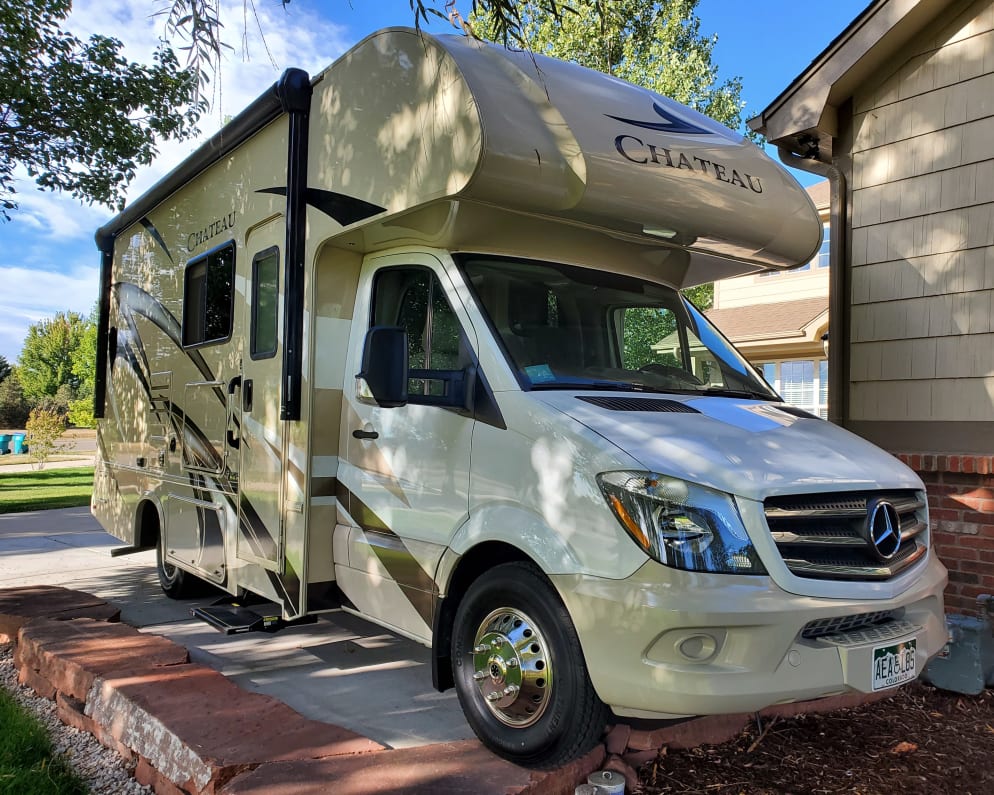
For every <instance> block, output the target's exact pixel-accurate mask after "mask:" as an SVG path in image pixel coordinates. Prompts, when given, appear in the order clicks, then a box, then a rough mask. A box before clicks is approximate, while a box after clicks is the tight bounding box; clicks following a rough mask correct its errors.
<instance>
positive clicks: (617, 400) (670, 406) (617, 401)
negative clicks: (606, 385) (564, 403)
mask: <svg viewBox="0 0 994 795" xmlns="http://www.w3.org/2000/svg"><path fill="white" fill-rule="evenodd" d="M577 400H582V401H583V402H584V403H592V404H593V405H595V406H597V407H599V408H602V409H607V410H608V411H664V412H669V413H670V414H700V413H701V412H699V411H698V410H697V409H695V408H691V407H690V406H688V405H687V404H686V403H681V402H679V401H678V400H659V399H658V398H630V397H585V396H581V395H577Z"/></svg>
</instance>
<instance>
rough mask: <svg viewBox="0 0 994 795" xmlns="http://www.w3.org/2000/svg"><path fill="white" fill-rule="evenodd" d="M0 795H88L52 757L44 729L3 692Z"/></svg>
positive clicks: (0, 699)
mask: <svg viewBox="0 0 994 795" xmlns="http://www.w3.org/2000/svg"><path fill="white" fill-rule="evenodd" d="M0 727H3V728H2V731H0V795H86V793H87V792H88V789H87V786H86V784H84V783H83V781H82V779H80V778H79V777H78V776H77V775H76V774H75V773H73V771H72V770H71V769H70V768H69V766H68V765H67V764H66V763H65V761H63V760H62V759H60V758H58V757H55V756H53V752H52V743H51V740H50V739H49V737H48V732H46V731H45V727H44V726H42V724H41V722H40V721H38V719H37V718H35V717H34V716H33V715H30V714H29V713H28V712H26V711H25V710H24V708H23V707H21V706H20V705H19V704H18V703H17V702H16V701H14V698H13V696H11V694H10V693H8V692H7V691H6V690H4V689H3V688H0Z"/></svg>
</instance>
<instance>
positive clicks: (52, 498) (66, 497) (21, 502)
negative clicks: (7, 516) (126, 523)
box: [0, 467, 93, 513]
mask: <svg viewBox="0 0 994 795" xmlns="http://www.w3.org/2000/svg"><path fill="white" fill-rule="evenodd" d="M92 493H93V467H76V468H72V469H42V470H40V471H35V472H12V473H9V474H4V473H3V471H2V470H0V513H21V512H24V511H47V510H48V509H50V508H75V507H78V506H81V505H89V504H90V495H91V494H92Z"/></svg>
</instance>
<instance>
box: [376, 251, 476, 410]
mask: <svg viewBox="0 0 994 795" xmlns="http://www.w3.org/2000/svg"><path fill="white" fill-rule="evenodd" d="M371 321H372V323H371V325H374V326H400V327H401V328H403V329H404V330H405V331H407V352H408V360H409V366H410V368H411V369H412V370H458V369H461V367H463V366H465V364H466V362H467V357H466V355H465V352H464V350H463V344H462V332H461V330H460V326H459V320H458V319H457V318H456V315H455V312H453V310H452V306H451V305H450V304H449V302H448V299H446V297H445V292H444V291H443V290H442V285H441V284H439V282H438V278H437V277H436V276H435V275H434V274H433V273H432V272H431V271H429V270H427V269H425V268H387V269H384V270H382V271H380V272H379V273H378V274H377V275H376V280H375V282H374V284H373V311H372V315H371ZM443 389H444V384H443V383H442V382H441V381H439V380H437V379H432V378H412V379H411V380H410V383H409V384H408V393H409V395H410V399H411V402H412V403H416V402H417V395H441V394H443Z"/></svg>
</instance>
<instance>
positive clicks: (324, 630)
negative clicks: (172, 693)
mask: <svg viewBox="0 0 994 795" xmlns="http://www.w3.org/2000/svg"><path fill="white" fill-rule="evenodd" d="M120 545H121V544H120V542H119V541H117V539H115V538H113V537H111V536H110V535H108V534H107V533H105V532H104V531H103V530H102V529H101V528H100V526H99V525H98V524H97V522H96V521H95V520H94V519H93V517H92V516H90V513H89V510H88V509H86V508H66V509H63V510H56V511H39V512H34V513H22V514H4V515H0V588H10V587H14V586H20V585H62V586H64V587H66V588H75V589H77V590H81V591H86V592H88V593H92V594H94V595H96V596H99V597H101V598H103V599H107V600H108V601H112V602H114V603H115V604H116V605H118V606H119V607H120V608H121V618H122V620H123V621H125V622H126V623H128V624H131V625H132V626H135V627H138V628H140V629H142V631H145V632H153V633H156V634H159V635H164V636H166V637H168V638H170V639H171V640H173V641H175V642H177V643H180V644H182V645H184V646H186V647H187V648H188V649H189V651H190V656H191V658H192V659H193V660H194V661H195V662H199V663H201V664H204V665H208V666H210V667H212V668H214V669H215V670H218V671H220V672H221V673H223V674H225V675H226V676H229V677H230V678H231V679H233V680H234V681H236V682H237V683H238V684H239V685H241V686H242V687H244V688H246V689H248V690H254V691H257V692H260V693H265V694H267V695H270V696H273V697H275V698H278V699H280V700H281V701H283V702H285V703H286V704H288V705H289V706H291V707H293V709H295V710H297V711H298V712H300V713H301V714H303V715H304V716H305V717H308V718H313V719H315V720H320V721H326V722H328V723H334V724H337V725H339V726H343V727H345V728H347V729H351V730H352V731H355V732H358V733H359V734H363V735H365V736H367V737H369V738H371V739H373V740H376V741H377V742H380V743H382V744H384V745H387V746H390V747H392V748H404V747H415V746H420V745H426V744H429V743H436V742H446V741H453V740H461V739H468V738H470V737H472V736H473V733H472V731H471V730H470V728H469V726H468V725H467V724H466V721H465V719H464V718H463V716H462V712H461V711H460V709H459V704H458V702H457V700H456V696H455V691H452V690H450V691H447V692H446V693H438V692H436V691H435V690H433V689H432V687H431V660H430V658H429V653H428V650H427V649H426V648H424V647H422V646H419V645H418V644H416V643H413V642H411V641H409V640H406V639H404V638H401V637H398V636H397V635H394V634H392V633H390V632H388V631H386V630H384V629H381V628H380V627H377V626H375V625H373V624H370V623H369V622H367V621H364V620H362V619H359V618H356V617H354V616H351V615H348V614H346V613H333V614H331V617H323V618H321V619H320V620H319V621H318V622H317V623H316V624H311V625H306V626H299V627H290V628H288V629H285V630H283V631H281V632H279V633H277V634H275V635H266V634H262V633H252V634H247V635H230V636H226V635H222V634H221V633H219V632H217V631H216V630H214V629H212V628H211V627H209V626H207V625H206V624H203V623H202V622H200V621H197V620H193V619H192V618H191V617H190V608H191V607H192V606H195V605H198V604H201V603H206V602H209V601H211V598H210V597H208V598H207V599H205V600H192V601H175V600H171V599H167V598H166V597H165V596H164V595H163V593H162V591H161V590H160V589H159V584H158V580H157V579H156V575H155V553H154V552H142V553H138V554H135V555H126V556H122V557H119V558H112V557H110V549H111V548H112V547H115V546H120Z"/></svg>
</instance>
